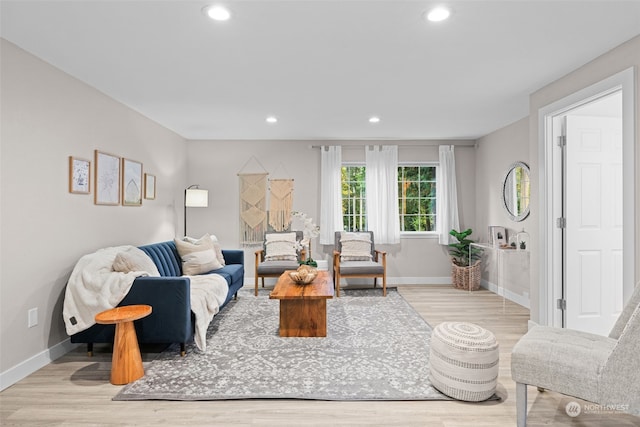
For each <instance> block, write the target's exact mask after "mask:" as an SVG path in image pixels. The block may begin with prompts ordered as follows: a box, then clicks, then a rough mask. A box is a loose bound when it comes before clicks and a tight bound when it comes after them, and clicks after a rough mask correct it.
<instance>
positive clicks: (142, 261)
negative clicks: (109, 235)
mask: <svg viewBox="0 0 640 427" xmlns="http://www.w3.org/2000/svg"><path fill="white" fill-rule="evenodd" d="M112 268H113V271H118V272H120V273H130V272H132V271H144V272H146V273H147V274H148V275H149V276H152V277H159V276H160V272H159V271H158V267H156V265H155V263H154V262H153V260H152V259H151V258H150V257H149V255H147V254H146V253H145V252H143V251H141V250H140V249H138V248H136V247H133V246H132V247H130V248H128V249H127V250H124V251H122V252H118V253H117V254H116V258H115V259H114V260H113V265H112Z"/></svg>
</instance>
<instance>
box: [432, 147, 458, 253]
mask: <svg viewBox="0 0 640 427" xmlns="http://www.w3.org/2000/svg"><path fill="white" fill-rule="evenodd" d="M436 194H437V196H436V197H437V203H436V224H437V230H438V236H439V237H438V239H439V241H440V244H441V245H448V244H449V243H454V242H455V239H454V238H453V236H450V235H449V231H451V230H452V229H456V230H458V231H460V220H459V218H458V190H457V187H456V159H455V155H454V153H453V145H441V146H440V166H439V167H438V177H437V179H436Z"/></svg>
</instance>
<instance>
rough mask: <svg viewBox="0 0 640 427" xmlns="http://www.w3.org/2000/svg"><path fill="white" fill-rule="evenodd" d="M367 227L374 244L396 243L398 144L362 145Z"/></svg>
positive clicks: (397, 222) (398, 222)
mask: <svg viewBox="0 0 640 427" xmlns="http://www.w3.org/2000/svg"><path fill="white" fill-rule="evenodd" d="M366 162H367V164H366V191H367V193H366V195H367V227H368V228H369V231H373V233H374V236H375V237H374V238H375V241H376V243H383V244H396V243H400V219H399V212H398V147H397V146H395V145H391V146H382V147H380V146H373V147H366Z"/></svg>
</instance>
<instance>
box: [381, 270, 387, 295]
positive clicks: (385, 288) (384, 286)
mask: <svg viewBox="0 0 640 427" xmlns="http://www.w3.org/2000/svg"><path fill="white" fill-rule="evenodd" d="M382 296H383V297H386V296H387V275H386V274H385V275H384V276H382Z"/></svg>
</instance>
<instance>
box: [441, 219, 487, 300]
mask: <svg viewBox="0 0 640 427" xmlns="http://www.w3.org/2000/svg"><path fill="white" fill-rule="evenodd" d="M471 233H473V230H471V229H470V228H468V229H466V230H464V231H457V230H451V231H450V232H449V234H450V235H452V236H453V237H455V238H456V240H457V241H458V242H457V243H450V244H449V254H450V255H451V261H452V262H451V283H452V284H453V286H454V287H455V288H457V289H466V290H472V291H475V290H478V289H480V278H481V275H482V270H481V269H480V254H481V252H482V250H481V249H480V248H476V247H473V246H471V244H472V243H475V242H474V241H473V240H471V239H469V236H470V235H471Z"/></svg>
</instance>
